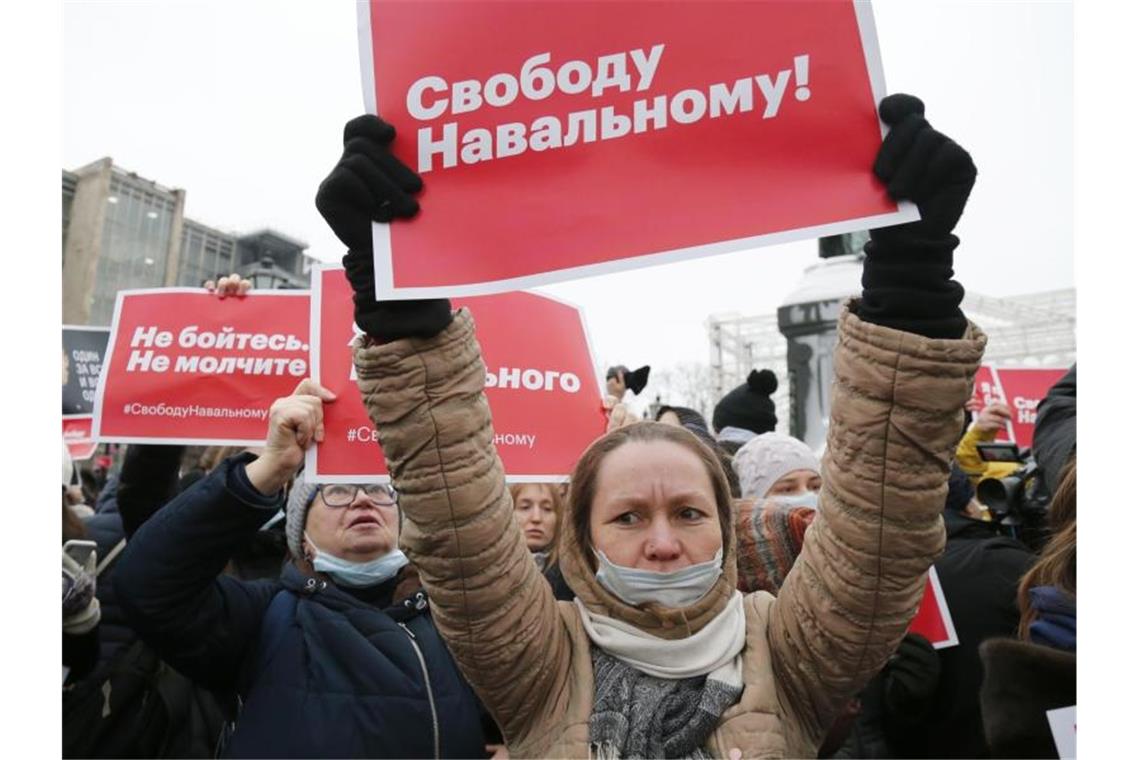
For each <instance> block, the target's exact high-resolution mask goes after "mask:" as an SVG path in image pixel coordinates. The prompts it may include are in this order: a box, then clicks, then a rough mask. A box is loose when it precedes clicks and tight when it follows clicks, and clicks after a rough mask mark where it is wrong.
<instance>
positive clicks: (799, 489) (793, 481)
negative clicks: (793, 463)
mask: <svg viewBox="0 0 1140 760" xmlns="http://www.w3.org/2000/svg"><path fill="white" fill-rule="evenodd" d="M822 486H823V480H822V479H821V478H820V477H819V473H818V472H816V471H815V470H792V471H791V472H789V473H788V474H787V475H785V476H784V477H782V478H780V479H779V480H777V481H776V482H775V483H773V484H772V487H771V488H769V489H768V493H766V494H764V496H799V495H800V494H805V493H807V492H808V491H812V492H814V493H819V489H820V488H821V487H822Z"/></svg>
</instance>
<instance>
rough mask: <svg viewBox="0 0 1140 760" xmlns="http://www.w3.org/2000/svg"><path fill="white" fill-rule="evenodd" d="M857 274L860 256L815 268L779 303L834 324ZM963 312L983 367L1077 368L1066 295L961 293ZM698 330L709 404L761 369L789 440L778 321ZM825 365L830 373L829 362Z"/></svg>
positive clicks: (1072, 309) (742, 319)
mask: <svg viewBox="0 0 1140 760" xmlns="http://www.w3.org/2000/svg"><path fill="white" fill-rule="evenodd" d="M861 271H862V262H861V257H859V256H838V257H834V258H830V259H824V260H821V261H820V262H819V263H818V264H815V265H813V266H811V267H809V268H808V269H807V270H806V271H805V272H804V277H803V279H802V280H801V282H800V284H799V286H798V287H797V288H796V290H795V291H793V292H792V293H791V294H790V295H789V296H788V297H787V298H786V299H785V301H784V307H789V306H793V308H796V309H809V310H810V309H814V310H815V311H816V312H817V314H816V318H820V317H822V318H823V319H824V320H826V319H827V318H828V317H830V318H831V319H834V316H837V315H838V310H839V306H840V304H842V302H843V301H844V300H845V299H846V298H847V297H849V296H852V295H856V294H858V292H859V289H860V285H859V282H860V274H861ZM794 305H803V306H794ZM782 308H783V307H782ZM962 310H963V311H964V312H965V314H966V316H967V317H969V318H970V319H971V320H972V321H974V322H975V323H976V324H978V325H979V326H980V327H981V328H982V329H983V330H985V331H986V334H987V335H988V336H989V343H988V346H987V349H986V356H985V361H986V362H987V363H991V364H994V365H997V366H1001V367H1068V366H1069V365H1070V364H1072V363H1073V362H1075V361H1076V356H1077V343H1076V290H1075V289H1073V288H1068V289H1065V290H1053V291H1047V292H1043V293H1029V294H1025V295H1018V296H1005V297H994V296H987V295H982V294H980V293H967V294H966V297H965V299H964V300H963V302H962ZM705 326H706V329H707V331H708V338H709V364H710V369H711V373H712V378H713V381H712V394H713V396H714V399H713V400H714V401H715V399H717V398H720V397H721V396H722V395H724V393H726V392H727V391H729V390H731V389H732V388H733V387H735V386H737V385H739V384H740V383H742V382H744V378H745V377H747V375H748V373H749V371H750V370H752V369H757V368H762V367H767V368H768V369H771V370H772V371H773V372H775V373H776V376H777V377H778V378H779V380H780V386H779V388H778V389H777V391H776V393H775V394H774V396H773V398H772V400H773V402H774V403H775V404H776V409H777V415H778V417H779V424H778V426H777V430H779V431H781V432H788V414H787V413H785V410H788V409H790V398H789V396H790V391H791V388H790V383H789V377H788V355H787V354H788V339H787V337H785V335H783V334H782V333H781V332H780V329H779V326H778V322H777V315H776V314H758V315H740V314H714V315H712V316H710V317H709V318H708V320H707V321H706V322H705ZM824 345H826V341H824ZM826 365H827V366H830V362H829V361H827V362H826Z"/></svg>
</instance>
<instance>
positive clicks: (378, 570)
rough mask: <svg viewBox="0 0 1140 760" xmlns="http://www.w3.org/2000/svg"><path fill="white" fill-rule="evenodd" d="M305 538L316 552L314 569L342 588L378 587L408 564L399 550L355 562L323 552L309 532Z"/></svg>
mask: <svg viewBox="0 0 1140 760" xmlns="http://www.w3.org/2000/svg"><path fill="white" fill-rule="evenodd" d="M305 538H306V539H308V541H309V543H310V544H312V545H313V548H314V549H315V550H316V555H315V556H314V557H313V569H314V570H316V571H318V572H322V573H328V574H329V577H331V578H332V579H333V580H334V581H335V582H336V583H337V584H339V585H342V586H351V587H352V588H367V587H368V586H376V585H379V584H381V583H383V582H384V581H386V580H388V579H390V578H394V577H395V576H396V573H398V572H400V568H402V567H403V566H404V565H406V564H408V558H407V557H406V556H404V553H403V552H402V551H400V550H399V549H393V550H392V551H390V552H388V553H387V554H385V555H384V556H382V557H377V558H376V559H373V560H369V561H368V562H353V561H351V560H347V559H344V558H343V557H338V556H336V555H335V554H329V553H328V552H325V551H321V548H320V547H319V546H317V544H316V542H315V541H313V539H311V538H309V534H308V533H307V532H306V533H305Z"/></svg>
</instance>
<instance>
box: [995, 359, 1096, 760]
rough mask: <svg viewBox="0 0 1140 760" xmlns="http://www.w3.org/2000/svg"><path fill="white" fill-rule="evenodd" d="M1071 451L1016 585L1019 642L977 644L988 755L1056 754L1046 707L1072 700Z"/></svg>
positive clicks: (1074, 687) (1073, 535) (1074, 555)
mask: <svg viewBox="0 0 1140 760" xmlns="http://www.w3.org/2000/svg"><path fill="white" fill-rule="evenodd" d="M1074 383H1075V373H1074ZM1063 453H1064V452H1063ZM1069 456H1072V457H1073V458H1070V459H1069V461H1068V464H1067V465H1065V467H1064V468H1063V469H1062V470H1061V472H1060V473H1058V474H1057V475H1056V477H1057V482H1056V490H1055V491H1054V493H1053V500H1052V502H1051V503H1050V505H1049V523H1050V528H1051V529H1052V531H1053V537H1052V538H1050V539H1049V542H1048V543H1047V544H1046V545H1045V547H1044V549H1042V551H1041V556H1040V557H1038V558H1037V560H1036V561H1035V562H1034V563H1033V565H1032V567H1030V568H1029V570H1028V571H1027V572H1026V573H1025V575H1024V576H1022V578H1021V580H1020V581H1019V583H1018V587H1017V604H1018V609H1019V611H1020V620H1019V622H1018V628H1017V639H1018V640H1001V639H994V640H991V641H987V642H986V643H984V644H983V645H982V647H981V657H982V666H983V671H984V676H983V680H982V689H981V693H980V698H981V705H982V716H983V722H984V725H985V734H986V742H987V744H988V745H989V749H990V752H991V753H992V755H993V756H994V757H1057V754H1058V753H1057V748H1056V744H1055V743H1054V741H1053V733H1052V730H1051V729H1050V726H1049V722H1048V719H1047V717H1046V713H1047V712H1048V711H1049V710H1055V709H1059V708H1063V707H1071V706H1073V705H1076V703H1077V462H1076V458H1075V456H1073V455H1071V454H1070V455H1069Z"/></svg>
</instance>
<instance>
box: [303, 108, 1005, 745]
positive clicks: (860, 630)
mask: <svg viewBox="0 0 1140 760" xmlns="http://www.w3.org/2000/svg"><path fill="white" fill-rule="evenodd" d="M922 114H923V106H922V103H921V101H919V100H918V99H917V98H913V97H911V96H892V97H890V98H886V99H885V100H884V101H883V102H882V103H881V104H880V115H881V116H882V118H883V120H884V121H885V122H886V123H887V125H888V126H889V127H890V128H891V129H890V132H889V133H888V135H887V137H886V139H885V141H884V143H883V146H882V148H881V150H880V153H879V156H878V159H877V161H876V166H875V171H876V174H877V175H878V176H879V178H880V179H882V180H883V181H884V182H885V183H886V185H887V188H888V192H889V193H890V194H891V195H892V197H896V198H910V199H912V200H914V201H915V202H916V203H917V205H918V208H919V210H920V213H921V215H922V221H919V222H914V223H911V224H906V225H901V226H897V227H890V228H886V229H883V230H875V231H873V232H872V238H871V242H870V243H869V244H868V246H867V253H868V256H867V259H866V261H865V262H864V280H863V282H864V291H863V297H862V299H860V300H858V301H855V302H852V303H851V304H849V305H848V307H847V308H846V310H845V311H844V313H843V314H842V315H841V316H840V317H839V328H838V342H837V349H836V353H835V374H836V384H835V391H834V402H833V405H832V412H831V424H830V428H829V433H828V434H829V443H828V454H827V457H826V459H825V461H824V464H823V471H822V479H823V483H824V486H823V488H822V489H821V499H820V505H819V507H820V508H819V514H818V516H817V517H816V519H815V523H814V526H813V527H812V529H811V530H809V531H808V533H807V537H806V540H805V544H804V549H803V552H802V554H801V555H800V558H799V560H798V561H797V563H796V565H795V567H794V568H793V569H792V571H791V572H790V573H789V577H788V578H787V580H786V581H785V583H784V585H783V587H782V588H781V592H780V595H779V597H772V596H771V595H770V594H767V593H755V594H749V595H748V596H745V595H743V594H741V593H740V592H739V591H738V590H737V589H736V559H735V552H736V545H735V530H734V519H733V513H732V509H733V505H732V498H731V496H730V493H729V489H728V483H727V480H726V479H725V477H724V474H723V472H722V471H721V469H720V465H719V463H718V462H717V460H716V458H715V457H714V456H713V455H712V454H711V452H710V451H709V450H708V448H707V447H706V446H705V445H703V444H701V443H700V441H699V440H698V439H697V438H696V437H695V436H694V435H692V434H691V433H689V432H688V431H686V430H683V429H680V428H677V427H673V426H669V425H661V424H658V423H649V422H644V423H638V424H632V425H628V426H625V427H621V428H619V429H617V430H613V431H611V432H609V433H607V434H606V435H604V436H603V437H601V438H599V439H598V440H597V441H595V442H594V443H593V444H592V445H591V446H590V447H589V448H588V449H587V451H586V452H585V453H584V454H583V456H582V457H581V458H580V460H579V461H578V463H577V465H576V467H575V469H574V473H573V475H572V477H571V493H570V501H569V506H568V508H567V513H566V519H565V520H564V523H563V527H564V529H563V530H562V534H561V538H560V557H559V564H560V566H561V568H562V571H563V575H564V576H565V579H566V581H567V583H568V584H569V585H570V587H571V588H572V589H573V590H574V592H575V594H576V598H575V600H574V601H573V602H556V600H555V598H554V595H553V594H552V593H551V591H550V587H549V585H548V584H547V583H546V582H545V581H544V580H543V578H542V577H541V575H540V573H539V571H538V568H537V567H536V566H535V563H534V562H533V561H532V560H531V559H530V557H529V553H528V552H527V548H526V544H525V542H524V540H523V537H522V535H521V534H520V532H519V531H518V529H517V527H516V526H515V524H514V517H513V505H512V502H511V498H510V494H509V491H508V489H507V486H506V480H505V475H504V473H503V467H502V463H501V462H500V460H499V457H498V455H497V453H496V451H495V447H494V445H493V431H492V427H491V419H490V408H489V406H488V404H487V401H486V396H485V394H484V382H485V376H486V369H485V365H484V362H483V360H482V355H481V350H480V347H479V344H478V342H477V341H476V339H475V334H474V321H473V319H472V317H471V314H470V312H469V311H468V310H466V309H460V310H459V311H458V312H457V313H455V314H453V313H452V310H451V304H450V302H449V301H448V300H446V299H435V300H427V301H422V300H421V301H377V300H376V298H375V279H374V278H375V275H374V270H373V259H372V250H371V239H372V235H371V225H372V223H373V221H377V222H380V223H390V222H392V221H393V220H394V219H396V218H407V217H411V216H414V215H415V213H416V212H417V211H418V208H419V206H418V203H417V202H416V200H415V198H414V197H413V195H414V194H415V193H417V192H418V191H420V190H421V189H422V187H423V185H422V182H421V180H420V179H419V177H418V176H417V175H415V174H414V173H412V172H411V171H410V170H409V169H408V168H407V167H405V166H403V164H401V163H400V162H399V160H398V159H396V158H395V157H394V156H392V155H391V153H390V152H389V148H388V146H389V145H390V144H391V141H392V140H393V139H394V137H395V130H394V129H392V127H391V126H390V125H387V124H385V123H384V122H382V121H381V120H380V119H378V118H377V117H375V116H362V117H359V118H357V119H354V120H352V121H350V122H348V124H347V125H346V127H345V133H344V137H345V148H344V154H343V155H342V158H341V160H340V161H339V162H338V164H337V166H336V167H335V168H334V169H333V171H332V173H331V174H330V175H329V176H328V177H327V178H326V179H325V180H324V182H323V183H322V184H321V187H320V189H319V190H318V193H317V199H316V200H317V208H318V210H319V211H320V212H321V214H322V216H324V218H325V219H326V221H328V222H329V224H330V226H331V227H332V229H333V232H334V233H335V234H336V235H337V236H338V237H339V238H340V240H341V241H342V242H344V243H345V245H346V246H347V247H348V249H349V250H348V254H347V255H346V256H345V258H344V263H345V274H346V276H347V278H348V280H349V282H350V283H351V285H352V287H353V290H354V293H355V296H354V304H355V319H356V323H357V324H358V325H359V326H360V327H361V329H362V330H363V331H364V335H362V336H360V337H359V338H358V339H357V340H356V341H355V342H354V347H353V350H354V364H355V367H356V371H357V379H358V384H359V387H360V389H361V397H362V398H363V399H365V405H366V407H367V409H368V412H369V414H370V416H371V418H372V420H373V422H374V424H375V425H376V428H377V430H378V431H379V434H380V438H381V441H380V443H381V445H382V447H383V450H384V453H385V456H386V457H387V460H388V462H389V466H390V471H391V472H392V476H393V481H394V483H395V484H396V487H397V488H398V489H399V491H400V498H401V507H402V509H403V510H404V515H405V528H404V531H403V532H402V533H401V536H400V545H401V547H403V549H404V550H405V551H406V552H408V554H409V556H410V557H411V558H412V560H413V561H414V562H415V563H416V565H417V567H418V568H419V571H420V576H421V578H422V579H423V581H424V583H425V586H426V587H427V589H428V590H429V593H430V595H431V604H432V607H433V609H434V610H436V611H437V615H436V620H437V622H438V624H439V626H440V631H441V633H442V634H443V636H444V637H445V638H446V640H447V642H448V645H449V646H450V648H451V650H452V651H453V652H454V653H455V657H456V660H457V661H458V662H459V664H460V667H461V668H462V669H463V672H464V673H465V674H466V675H467V677H468V678H469V680H470V681H471V683H472V685H473V687H474V688H475V690H476V692H477V693H478V694H479V695H480V696H481V697H482V699H483V700H484V703H485V704H486V705H487V707H488V709H489V710H490V711H491V714H492V715H493V716H494V718H495V719H496V721H497V722H498V723H499V725H500V727H501V728H502V730H503V734H504V737H505V739H506V741H507V746H508V749H509V751H510V753H511V754H512V755H514V756H522V757H584V756H586V755H587V754H590V755H592V756H595V757H663V756H669V757H709V756H716V757H731V758H740V757H744V756H748V757H756V756H792V757H812V756H815V754H816V752H817V750H818V747H819V745H820V743H821V741H822V739H823V737H824V734H825V733H826V732H827V730H828V728H829V727H830V726H831V725H832V723H833V721H834V718H835V717H836V716H837V714H838V712H839V711H840V710H841V709H842V708H843V707H844V706H845V705H846V704H847V703H848V701H849V699H850V697H851V696H853V695H854V694H855V693H857V692H858V690H859V689H860V687H862V685H863V684H864V683H865V682H866V681H867V679H868V678H870V677H871V675H873V674H874V673H875V672H877V671H878V670H879V669H880V668H881V667H882V665H883V663H884V662H885V661H886V660H887V658H888V657H889V656H890V655H891V653H893V652H894V651H895V649H896V648H897V646H898V644H899V642H900V641H901V640H902V638H903V636H904V634H905V632H906V628H907V626H908V624H909V622H910V617H911V615H912V614H913V611H914V609H915V608H916V607H917V605H918V603H919V600H920V599H921V597H922V593H923V588H924V585H925V579H926V572H927V569H928V568H929V567H930V564H931V563H932V562H933V561H934V559H935V557H936V556H937V555H938V554H939V552H940V551H941V550H942V546H943V542H944V537H945V536H944V530H943V526H942V508H943V506H944V501H945V491H946V478H947V474H948V471H949V459H950V455H951V452H952V451H953V447H954V443H955V442H956V441H957V439H958V436H959V433H960V422H961V417H960V410H961V408H962V406H963V405H964V404H965V401H966V398H967V397H968V396H969V395H970V392H971V387H972V384H973V377H974V374H975V372H976V370H977V367H978V364H979V362H980V360H981V356H982V352H983V350H984V346H985V337H984V335H983V334H982V333H981V331H980V330H978V329H977V328H976V327H975V326H973V325H971V324H970V323H969V322H968V321H967V320H966V319H965V317H964V316H963V315H962V314H961V311H960V309H959V304H960V302H961V299H962V295H963V290H962V288H961V286H960V285H958V284H957V283H955V282H953V281H952V280H951V279H950V277H951V275H952V272H951V264H952V252H953V249H954V247H955V246H956V245H957V238H955V237H954V236H953V235H952V234H951V230H952V229H953V227H954V225H955V224H956V223H957V220H958V217H959V216H960V215H961V212H962V209H963V207H964V205H965V201H966V198H967V196H968V195H969V192H970V189H971V188H972V186H973V181H974V176H975V173H976V170H975V169H974V166H973V162H972V161H971V159H970V157H969V155H968V154H967V153H966V152H965V151H964V150H963V149H962V148H960V147H959V146H958V145H956V144H955V143H953V142H952V141H950V140H949V139H948V138H946V137H945V136H944V135H941V134H940V133H938V132H935V131H934V130H933V128H931V127H930V125H929V124H928V122H927V121H926V119H925V118H924V117H923V115H922ZM412 223H414V222H412ZM855 575H857V576H859V579H858V582H857V583H856V582H852V577H853V576H855Z"/></svg>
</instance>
